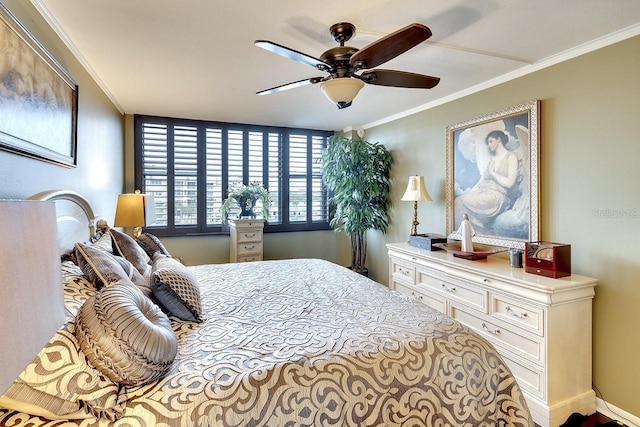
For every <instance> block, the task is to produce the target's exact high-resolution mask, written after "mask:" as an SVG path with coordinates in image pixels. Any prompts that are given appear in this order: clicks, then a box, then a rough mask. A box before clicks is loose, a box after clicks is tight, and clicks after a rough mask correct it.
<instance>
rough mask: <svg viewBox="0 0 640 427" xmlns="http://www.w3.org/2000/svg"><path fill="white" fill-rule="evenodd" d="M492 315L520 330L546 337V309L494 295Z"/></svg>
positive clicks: (492, 296)
mask: <svg viewBox="0 0 640 427" xmlns="http://www.w3.org/2000/svg"><path fill="white" fill-rule="evenodd" d="M491 315H492V316H493V317H495V318H498V319H503V320H504V321H505V322H507V323H509V324H513V325H516V326H517V327H518V328H521V329H524V330H528V331H531V332H534V333H536V334H538V335H540V336H542V335H544V309H542V308H541V307H536V306H533V305H530V304H527V303H524V302H521V301H517V300H515V299H512V298H509V297H506V296H503V295H497V294H492V295H491Z"/></svg>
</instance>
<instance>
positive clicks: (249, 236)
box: [244, 233, 256, 239]
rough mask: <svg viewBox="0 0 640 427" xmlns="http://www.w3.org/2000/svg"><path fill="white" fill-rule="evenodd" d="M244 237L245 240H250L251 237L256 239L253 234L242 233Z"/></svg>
mask: <svg viewBox="0 0 640 427" xmlns="http://www.w3.org/2000/svg"><path fill="white" fill-rule="evenodd" d="M244 237H246V238H247V239H250V238H252V237H256V233H253V234H249V233H244Z"/></svg>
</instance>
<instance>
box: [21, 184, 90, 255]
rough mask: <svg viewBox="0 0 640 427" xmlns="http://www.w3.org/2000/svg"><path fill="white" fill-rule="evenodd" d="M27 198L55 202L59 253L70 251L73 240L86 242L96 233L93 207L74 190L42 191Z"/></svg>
mask: <svg viewBox="0 0 640 427" xmlns="http://www.w3.org/2000/svg"><path fill="white" fill-rule="evenodd" d="M28 200H52V201H53V202H55V205H56V221H57V228H58V242H59V247H60V254H66V253H69V252H71V250H72V249H73V245H74V243H75V242H86V241H88V240H89V239H90V238H91V237H93V236H94V235H95V234H96V216H95V214H94V213H93V209H92V208H91V205H90V204H89V202H88V201H87V200H86V199H85V198H84V197H82V196H81V195H80V194H78V193H76V192H75V191H70V190H48V191H42V192H40V193H37V194H34V195H33V196H31V197H29V198H28Z"/></svg>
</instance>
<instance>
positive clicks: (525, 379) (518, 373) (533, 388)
mask: <svg viewBox="0 0 640 427" xmlns="http://www.w3.org/2000/svg"><path fill="white" fill-rule="evenodd" d="M500 355H501V356H502V358H503V359H504V361H505V362H506V363H507V366H508V367H509V369H510V370H511V373H512V374H513V376H514V377H516V381H517V382H518V385H519V386H520V388H521V389H522V390H523V391H526V392H528V393H530V394H532V395H533V396H535V397H538V398H540V399H544V398H545V383H544V373H543V372H542V371H541V370H539V369H534V368H531V367H528V366H525V365H524V364H522V363H520V362H518V361H516V360H515V358H513V357H510V356H509V355H505V354H503V353H500Z"/></svg>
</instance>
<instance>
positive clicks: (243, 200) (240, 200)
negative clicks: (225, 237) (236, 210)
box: [220, 182, 271, 221]
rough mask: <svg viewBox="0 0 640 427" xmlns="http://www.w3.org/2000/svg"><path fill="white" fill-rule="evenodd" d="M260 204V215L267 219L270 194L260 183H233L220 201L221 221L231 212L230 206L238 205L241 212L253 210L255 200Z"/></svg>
mask: <svg viewBox="0 0 640 427" xmlns="http://www.w3.org/2000/svg"><path fill="white" fill-rule="evenodd" d="M258 201H259V202H260V204H261V205H262V216H263V217H264V219H266V220H268V219H269V208H270V207H271V194H270V193H269V191H268V190H267V189H266V188H264V187H263V186H262V185H261V184H259V183H257V182H253V183H250V184H249V185H244V184H234V185H232V186H231V187H229V190H228V191H227V198H226V199H225V200H224V201H223V202H222V206H221V208H220V215H221V216H222V221H226V220H227V218H228V217H229V213H230V212H231V208H232V207H233V206H234V204H235V205H237V206H239V207H240V209H241V212H240V214H239V216H238V217H240V215H242V212H253V208H254V207H255V205H256V203H257V202H258ZM254 216H255V215H254Z"/></svg>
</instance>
